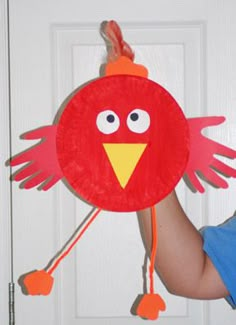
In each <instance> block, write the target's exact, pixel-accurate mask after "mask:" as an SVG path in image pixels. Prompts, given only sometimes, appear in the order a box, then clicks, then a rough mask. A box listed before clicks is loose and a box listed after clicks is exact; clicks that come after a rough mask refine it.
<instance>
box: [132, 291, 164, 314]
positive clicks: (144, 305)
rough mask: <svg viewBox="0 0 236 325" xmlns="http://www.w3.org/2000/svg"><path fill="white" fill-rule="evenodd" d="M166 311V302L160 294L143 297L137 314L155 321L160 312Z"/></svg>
mask: <svg viewBox="0 0 236 325" xmlns="http://www.w3.org/2000/svg"><path fill="white" fill-rule="evenodd" d="M165 309H166V304H165V302H164V300H163V299H162V298H161V296H159V295H158V294H145V295H143V296H142V298H141V300H140V302H139V304H138V307H137V309H136V314H137V315H138V316H140V317H141V318H145V319H149V320H155V319H157V318H158V316H159V312H160V311H164V310H165Z"/></svg>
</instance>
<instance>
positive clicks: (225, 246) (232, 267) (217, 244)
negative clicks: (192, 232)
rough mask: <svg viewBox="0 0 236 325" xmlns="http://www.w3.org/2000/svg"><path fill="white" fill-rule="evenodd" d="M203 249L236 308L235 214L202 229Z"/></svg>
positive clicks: (228, 298) (229, 300)
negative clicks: (220, 222) (224, 220)
mask: <svg viewBox="0 0 236 325" xmlns="http://www.w3.org/2000/svg"><path fill="white" fill-rule="evenodd" d="M201 233H202V236H203V239H204V246H203V249H204V251H205V252H206V254H207V255H208V256H209V257H210V259H211V261H212V263H213V264H214V266H215V268H216V269H217V271H218V272H219V274H220V276H221V278H222V280H223V282H224V284H225V286H226V288H227V289H228V291H229V293H230V295H229V296H228V297H227V298H226V300H227V301H228V302H229V303H230V305H231V306H232V307H233V308H234V309H235V308H236V216H234V217H232V218H230V219H229V220H227V221H226V222H225V223H223V224H221V225H219V226H215V227H214V226H210V227H205V228H204V229H203V230H202V231H201Z"/></svg>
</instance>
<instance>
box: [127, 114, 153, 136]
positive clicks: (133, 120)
mask: <svg viewBox="0 0 236 325" xmlns="http://www.w3.org/2000/svg"><path fill="white" fill-rule="evenodd" d="M127 125H128V127H129V129H130V130H131V131H133V132H135V133H144V132H145V131H147V129H148V128H149V125H150V116H149V114H148V112H146V111H144V110H142V109H139V108H136V109H134V110H133V111H132V112H131V113H129V115H128V118H127Z"/></svg>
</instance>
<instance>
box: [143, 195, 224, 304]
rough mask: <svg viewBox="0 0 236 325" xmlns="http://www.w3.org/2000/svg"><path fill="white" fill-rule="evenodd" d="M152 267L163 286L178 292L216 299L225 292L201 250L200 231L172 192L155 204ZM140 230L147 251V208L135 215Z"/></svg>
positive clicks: (214, 270)
mask: <svg viewBox="0 0 236 325" xmlns="http://www.w3.org/2000/svg"><path fill="white" fill-rule="evenodd" d="M156 209H157V210H156V211H157V227H158V250H157V257H156V269H157V271H158V273H159V275H160V277H161V279H162V281H163V282H164V284H165V285H166V287H167V289H168V290H169V291H170V292H171V293H173V294H177V295H180V296H185V297H190V298H197V299H216V298H223V297H225V296H227V295H228V291H227V289H226V287H225V286H224V284H223V282H222V280H221V278H220V276H219V274H218V272H217V271H216V269H215V267H214V266H213V264H212V262H211V261H210V259H209V258H208V256H207V255H206V254H205V253H204V251H203V248H202V247H203V241H202V237H201V235H200V233H199V232H198V231H197V230H196V228H195V227H194V226H193V225H192V223H191V222H190V221H189V219H188V218H187V216H186V215H185V213H184V211H183V209H182V207H181V205H180V203H179V201H178V199H177V196H176V194H175V192H172V193H171V194H169V195H168V196H167V197H166V198H165V199H164V200H163V201H161V202H160V203H158V204H157V206H156ZM139 222H140V226H141V232H142V234H143V237H144V241H145V244H146V247H147V250H148V251H150V247H151V242H152V236H151V218H150V210H148V209H147V210H143V211H141V212H140V215H139Z"/></svg>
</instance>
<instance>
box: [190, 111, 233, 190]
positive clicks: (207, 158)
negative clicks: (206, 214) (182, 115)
mask: <svg viewBox="0 0 236 325" xmlns="http://www.w3.org/2000/svg"><path fill="white" fill-rule="evenodd" d="M224 121H225V118H224V117H223V116H210V117H199V118H191V119H188V123H189V130H190V143H191V145H190V156H189V161H188V164H187V167H186V170H185V172H186V174H187V176H188V178H189V180H190V182H191V183H192V185H193V187H194V188H195V189H196V190H197V191H199V192H201V193H203V192H204V187H203V186H202V184H201V183H200V181H199V178H198V176H197V174H196V173H197V172H200V173H201V174H202V175H203V176H204V178H206V179H207V180H208V181H209V182H210V183H212V184H213V185H215V186H217V187H221V188H227V187H228V183H227V182H226V181H225V180H224V179H223V177H222V176H221V175H219V173H218V172H220V173H223V174H224V175H225V176H228V177H236V169H234V168H232V167H230V166H227V165H226V164H224V163H223V162H221V161H220V160H219V159H217V157H216V155H220V156H226V157H228V158H231V159H234V158H236V151H235V150H233V149H230V148H228V147H226V146H224V145H222V144H220V143H217V142H216V141H213V140H211V139H209V138H207V137H205V136H204V135H203V134H202V133H201V132H202V130H203V129H204V128H206V127H209V126H213V125H219V124H221V123H223V122H224ZM217 171H218V172H217Z"/></svg>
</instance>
